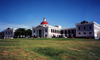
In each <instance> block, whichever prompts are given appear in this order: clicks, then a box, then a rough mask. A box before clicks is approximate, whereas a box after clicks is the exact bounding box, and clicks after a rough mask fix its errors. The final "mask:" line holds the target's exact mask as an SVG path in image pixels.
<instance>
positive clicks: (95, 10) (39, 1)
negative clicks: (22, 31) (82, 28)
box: [0, 0, 100, 31]
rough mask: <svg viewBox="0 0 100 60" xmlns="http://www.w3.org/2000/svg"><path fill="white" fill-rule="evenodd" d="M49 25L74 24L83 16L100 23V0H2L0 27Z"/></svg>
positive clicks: (73, 25) (68, 26)
mask: <svg viewBox="0 0 100 60" xmlns="http://www.w3.org/2000/svg"><path fill="white" fill-rule="evenodd" d="M44 17H45V18H46V21H47V22H48V23H49V25H51V26H54V25H60V26H62V28H70V27H75V24H76V23H80V22H82V21H83V20H86V21H89V22H94V21H95V22H97V23H98V24H100V0H0V31H3V30H4V29H6V28H8V27H10V28H27V29H31V28H32V26H33V27H35V26H37V25H40V23H41V22H42V21H43V18H44Z"/></svg>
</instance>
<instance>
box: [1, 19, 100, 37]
mask: <svg viewBox="0 0 100 60" xmlns="http://www.w3.org/2000/svg"><path fill="white" fill-rule="evenodd" d="M75 25H76V27H74V28H62V27H61V26H59V25H57V26H51V25H49V23H48V22H47V21H46V18H43V21H42V22H41V23H40V25H38V26H36V27H32V36H33V37H41V38H52V37H82V38H87V37H92V38H100V25H99V24H97V23H96V22H88V21H82V22H80V23H76V24H75ZM14 32H15V29H13V28H12V29H11V28H7V29H5V30H4V31H2V32H0V38H4V39H6V38H13V37H14Z"/></svg>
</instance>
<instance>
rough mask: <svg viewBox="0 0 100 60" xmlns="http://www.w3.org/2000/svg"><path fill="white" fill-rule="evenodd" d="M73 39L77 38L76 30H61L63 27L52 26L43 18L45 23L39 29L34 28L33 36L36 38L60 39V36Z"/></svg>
mask: <svg viewBox="0 0 100 60" xmlns="http://www.w3.org/2000/svg"><path fill="white" fill-rule="evenodd" d="M63 35H64V36H66V37H72V36H76V28H63V29H62V28H61V26H59V25H58V26H50V25H49V23H48V22H47V21H46V18H43V21H42V22H41V24H40V25H38V26H37V27H32V36H34V37H53V36H55V37H60V36H63Z"/></svg>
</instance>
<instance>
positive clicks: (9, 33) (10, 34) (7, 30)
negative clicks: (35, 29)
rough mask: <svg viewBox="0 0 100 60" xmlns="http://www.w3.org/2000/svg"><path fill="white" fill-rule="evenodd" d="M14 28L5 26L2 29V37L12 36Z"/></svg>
mask: <svg viewBox="0 0 100 60" xmlns="http://www.w3.org/2000/svg"><path fill="white" fill-rule="evenodd" d="M14 32H15V29H13V28H12V29H11V28H7V29H5V30H4V39H7V38H13V37H14Z"/></svg>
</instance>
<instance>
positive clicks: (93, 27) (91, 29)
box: [76, 21, 100, 38]
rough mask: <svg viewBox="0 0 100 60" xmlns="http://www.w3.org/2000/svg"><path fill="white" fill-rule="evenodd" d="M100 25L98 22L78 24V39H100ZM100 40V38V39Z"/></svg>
mask: <svg viewBox="0 0 100 60" xmlns="http://www.w3.org/2000/svg"><path fill="white" fill-rule="evenodd" d="M99 31H100V25H99V24H97V23H96V22H88V21H83V22H81V23H76V37H93V38H97V37H99V35H100V34H99V33H98V32H99ZM99 38H100V37H99Z"/></svg>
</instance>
